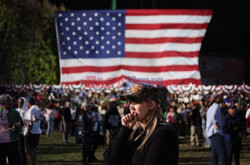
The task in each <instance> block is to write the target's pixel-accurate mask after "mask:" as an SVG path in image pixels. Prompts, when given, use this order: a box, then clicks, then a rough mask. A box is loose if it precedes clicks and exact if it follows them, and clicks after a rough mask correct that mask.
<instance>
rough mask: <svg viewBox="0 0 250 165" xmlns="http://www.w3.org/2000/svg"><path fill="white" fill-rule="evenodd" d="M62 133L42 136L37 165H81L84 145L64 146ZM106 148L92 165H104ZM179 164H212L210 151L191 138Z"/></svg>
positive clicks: (248, 147) (247, 145) (247, 160)
mask: <svg viewBox="0 0 250 165" xmlns="http://www.w3.org/2000/svg"><path fill="white" fill-rule="evenodd" d="M62 137H63V135H62V133H56V132H53V131H52V133H51V136H49V137H47V136H45V135H41V136H40V144H39V146H38V148H37V164H38V165H40V164H42V165H50V164H53V165H81V164H82V163H81V158H82V156H81V150H82V145H81V144H79V145H75V144H74V137H70V139H69V144H67V145H65V144H63V140H62ZM105 148H106V146H104V145H101V146H99V147H98V149H97V151H96V154H95V156H96V157H97V159H98V162H94V163H89V164H90V165H104V164H105V163H104V160H103V156H102V154H103V151H104V150H105ZM240 163H241V165H249V164H250V139H246V138H244V139H243V142H242V150H241V155H240ZM179 164H181V165H208V164H210V149H206V148H204V147H191V145H190V143H189V137H186V138H185V139H184V140H182V141H181V143H180V152H179Z"/></svg>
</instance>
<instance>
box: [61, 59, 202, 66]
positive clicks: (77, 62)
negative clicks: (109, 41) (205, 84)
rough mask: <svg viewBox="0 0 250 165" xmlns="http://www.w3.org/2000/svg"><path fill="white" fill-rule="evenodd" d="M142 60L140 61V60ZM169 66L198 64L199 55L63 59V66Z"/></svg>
mask: <svg viewBox="0 0 250 165" xmlns="http://www.w3.org/2000/svg"><path fill="white" fill-rule="evenodd" d="M138 61H140V62H138ZM117 65H127V66H149V67H150V66H152V67H155V66H167V65H198V57H189V58H187V57H164V58H110V59H107V58H102V59H87V58H85V59H66V60H65V59H61V60H60V66H61V67H78V66H99V67H105V66H117Z"/></svg>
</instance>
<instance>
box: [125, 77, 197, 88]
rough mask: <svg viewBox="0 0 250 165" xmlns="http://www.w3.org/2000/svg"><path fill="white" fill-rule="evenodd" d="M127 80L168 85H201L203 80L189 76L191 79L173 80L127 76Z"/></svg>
mask: <svg viewBox="0 0 250 165" xmlns="http://www.w3.org/2000/svg"><path fill="white" fill-rule="evenodd" d="M126 79H127V80H129V81H132V82H134V83H137V82H145V83H148V84H155V85H162V86H167V85H173V84H175V85H178V84H190V83H192V84H196V85H201V84H202V82H201V80H200V79H194V78H189V79H173V80H158V81H157V80H139V79H133V78H131V77H126Z"/></svg>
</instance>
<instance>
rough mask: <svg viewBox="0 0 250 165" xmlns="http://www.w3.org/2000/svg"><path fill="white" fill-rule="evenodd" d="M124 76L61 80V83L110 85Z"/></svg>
mask: <svg viewBox="0 0 250 165" xmlns="http://www.w3.org/2000/svg"><path fill="white" fill-rule="evenodd" d="M124 77H125V76H119V77H116V78H112V79H108V80H96V79H95V80H91V79H87V80H79V81H69V82H62V84H65V85H70V84H79V83H82V84H84V85H85V86H87V87H89V86H92V85H93V84H95V85H103V84H106V85H111V84H114V83H116V82H118V81H121V80H122V79H123V78H124ZM93 87H94V86H93Z"/></svg>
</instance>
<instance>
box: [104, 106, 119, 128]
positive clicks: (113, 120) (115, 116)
mask: <svg viewBox="0 0 250 165" xmlns="http://www.w3.org/2000/svg"><path fill="white" fill-rule="evenodd" d="M120 126H121V117H120V114H119V112H118V109H117V108H113V109H110V110H109V111H108V112H107V113H106V114H105V117H104V127H105V128H106V129H108V130H110V129H117V128H120Z"/></svg>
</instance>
